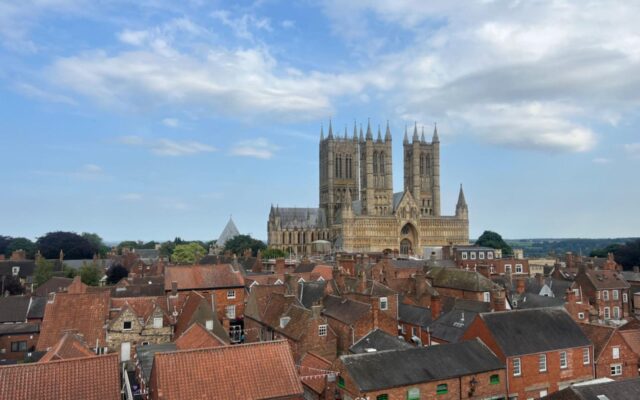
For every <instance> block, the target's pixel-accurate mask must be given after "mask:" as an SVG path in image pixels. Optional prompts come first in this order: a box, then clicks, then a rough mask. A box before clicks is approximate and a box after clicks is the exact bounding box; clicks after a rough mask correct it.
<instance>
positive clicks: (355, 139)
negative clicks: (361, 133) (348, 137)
mask: <svg viewBox="0 0 640 400" xmlns="http://www.w3.org/2000/svg"><path fill="white" fill-rule="evenodd" d="M353 141H354V142H356V141H358V127H357V126H356V120H355V119H354V120H353Z"/></svg>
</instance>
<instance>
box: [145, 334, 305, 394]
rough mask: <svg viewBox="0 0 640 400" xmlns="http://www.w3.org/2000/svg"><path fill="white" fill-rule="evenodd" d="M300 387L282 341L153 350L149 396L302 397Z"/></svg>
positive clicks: (284, 343)
mask: <svg viewBox="0 0 640 400" xmlns="http://www.w3.org/2000/svg"><path fill="white" fill-rule="evenodd" d="M276 371H277V372H276ZM303 392H304V390H303V388H302V384H301V383H300V377H299V376H298V373H297V371H296V366H295V363H294V361H293V357H292V355H291V349H290V348H289V345H288V344H287V342H286V341H272V342H260V343H251V344H241V345H237V346H223V347H215V348H209V349H200V350H186V351H175V352H168V353H156V354H155V357H154V361H153V368H152V370H151V378H150V388H149V395H150V398H151V399H153V400H165V399H302V396H303Z"/></svg>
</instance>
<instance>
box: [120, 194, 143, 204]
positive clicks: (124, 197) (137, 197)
mask: <svg viewBox="0 0 640 400" xmlns="http://www.w3.org/2000/svg"><path fill="white" fill-rule="evenodd" d="M142 197H143V196H142V194H140V193H125V194H123V195H121V196H120V197H119V198H120V200H122V201H131V202H135V201H140V200H142Z"/></svg>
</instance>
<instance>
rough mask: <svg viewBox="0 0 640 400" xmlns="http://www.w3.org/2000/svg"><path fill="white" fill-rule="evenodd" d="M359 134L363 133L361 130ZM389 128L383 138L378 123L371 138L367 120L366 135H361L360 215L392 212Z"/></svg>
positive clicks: (388, 213) (380, 214)
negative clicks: (375, 132)
mask: <svg viewBox="0 0 640 400" xmlns="http://www.w3.org/2000/svg"><path fill="white" fill-rule="evenodd" d="M361 133H362V132H361ZM391 153H392V152H391V130H390V129H389V123H388V122H387V129H386V132H385V135H384V140H383V139H382V134H381V133H380V127H379V126H378V135H377V138H376V139H375V140H374V139H373V133H372V132H371V124H370V123H369V122H367V134H366V136H365V137H364V138H362V134H361V135H360V165H361V167H360V179H361V182H362V187H361V188H360V199H361V200H362V214H365V215H378V216H382V215H391V214H392V213H393V171H392V163H391Z"/></svg>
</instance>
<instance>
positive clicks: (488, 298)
mask: <svg viewBox="0 0 640 400" xmlns="http://www.w3.org/2000/svg"><path fill="white" fill-rule="evenodd" d="M482 300H483V301H484V302H485V303H488V302H490V301H491V293H489V292H484V293H482Z"/></svg>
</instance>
